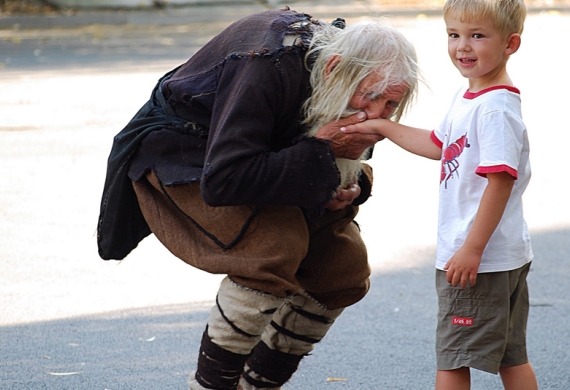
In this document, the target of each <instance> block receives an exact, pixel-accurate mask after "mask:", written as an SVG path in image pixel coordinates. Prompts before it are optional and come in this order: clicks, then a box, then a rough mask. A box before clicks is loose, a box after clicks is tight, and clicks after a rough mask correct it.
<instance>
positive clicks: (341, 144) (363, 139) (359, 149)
mask: <svg viewBox="0 0 570 390" xmlns="http://www.w3.org/2000/svg"><path fill="white" fill-rule="evenodd" d="M363 120H366V113H364V112H362V111H361V112H358V113H356V114H353V115H351V116H349V117H346V118H342V119H340V120H338V121H335V122H331V123H328V124H326V125H325V126H323V127H322V128H320V129H319V131H318V132H317V134H315V137H317V138H321V139H326V140H329V141H330V142H329V146H330V148H331V150H332V152H333V154H334V156H335V157H336V158H346V159H349V160H357V159H359V158H360V156H361V155H362V153H364V151H365V150H366V149H368V148H369V147H370V146H372V145H374V144H375V143H376V142H378V141H381V140H382V139H384V137H382V136H380V135H378V134H376V133H368V134H353V135H349V134H346V133H344V132H341V131H340V129H341V128H344V127H346V126H350V125H353V124H356V123H359V122H362V121H363Z"/></svg>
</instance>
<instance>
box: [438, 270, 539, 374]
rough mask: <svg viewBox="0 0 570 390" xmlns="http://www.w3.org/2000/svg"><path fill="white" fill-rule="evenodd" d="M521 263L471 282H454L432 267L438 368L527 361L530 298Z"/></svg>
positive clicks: (494, 368) (489, 368)
mask: <svg viewBox="0 0 570 390" xmlns="http://www.w3.org/2000/svg"><path fill="white" fill-rule="evenodd" d="M529 268H530V263H528V264H526V265H524V266H523V267H521V268H518V269H515V270H512V271H505V272H491V273H480V274H478V275H477V283H476V284H475V286H473V287H467V288H465V289H462V288H460V287H453V286H452V285H451V284H449V283H448V282H447V280H446V272H445V271H441V270H436V288H437V294H438V301H439V312H438V325H437V333H436V354H437V369H438V370H454V369H457V368H461V367H472V368H476V369H478V370H482V371H486V372H490V373H493V374H497V373H498V372H499V369H500V368H501V367H510V366H518V365H521V364H525V363H527V362H528V357H527V353H526V324H527V319H528V310H529V300H528V286H527V283H526V276H527V275H528V271H529Z"/></svg>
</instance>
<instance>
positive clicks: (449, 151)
mask: <svg viewBox="0 0 570 390" xmlns="http://www.w3.org/2000/svg"><path fill="white" fill-rule="evenodd" d="M469 146H470V145H469V143H468V142H467V134H465V135H462V136H461V137H460V138H458V139H457V140H456V141H455V142H454V143H452V144H451V145H447V147H446V148H445V149H444V150H443V154H442V157H441V178H440V181H439V182H440V184H441V182H442V181H445V188H447V181H448V180H449V179H450V178H452V177H453V175H454V174H457V176H458V177H459V172H457V169H459V161H457V158H458V157H459V156H460V155H461V153H463V149H465V148H468V147H469Z"/></svg>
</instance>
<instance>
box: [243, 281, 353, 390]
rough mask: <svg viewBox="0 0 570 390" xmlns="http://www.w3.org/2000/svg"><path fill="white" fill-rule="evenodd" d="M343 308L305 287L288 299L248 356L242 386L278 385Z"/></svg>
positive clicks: (275, 387)
mask: <svg viewBox="0 0 570 390" xmlns="http://www.w3.org/2000/svg"><path fill="white" fill-rule="evenodd" d="M343 310H344V309H337V310H329V309H327V308H326V307H324V306H323V305H321V304H320V303H319V302H317V301H316V300H315V299H314V298H312V297H311V296H310V295H309V294H307V293H306V292H304V291H301V292H300V293H299V294H297V295H295V296H294V297H293V298H292V299H291V300H287V301H285V303H284V304H283V306H282V307H281V308H279V310H277V311H276V312H275V314H274V315H273V320H272V321H271V323H270V324H269V325H268V326H267V327H266V328H265V331H264V332H263V335H262V337H261V342H259V343H258V344H257V345H256V346H255V349H254V350H253V353H252V355H251V357H250V358H249V359H248V360H247V363H246V368H245V371H244V375H243V378H242V380H240V386H241V387H242V388H243V389H244V390H254V389H279V388H280V386H282V385H283V384H284V383H286V382H287V381H288V380H289V379H290V378H291V376H292V375H293V373H295V371H297V367H298V365H299V362H300V361H301V359H302V358H303V357H304V356H306V355H308V354H309V352H311V351H312V350H313V348H314V344H316V343H318V342H319V341H321V339H322V338H323V337H324V336H325V334H326V333H327V331H328V330H329V329H330V327H331V326H332V324H333V322H334V321H335V319H336V318H337V317H338V316H339V315H340V314H341V313H342V311H343Z"/></svg>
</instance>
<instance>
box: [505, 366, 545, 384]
mask: <svg viewBox="0 0 570 390" xmlns="http://www.w3.org/2000/svg"><path fill="white" fill-rule="evenodd" d="M499 373H500V374H501V380H502V381H503V386H504V387H505V390H538V383H537V381H536V376H535V375H534V370H533V369H532V365H531V364H530V363H526V364H521V365H518V366H512V367H501V370H500V371H499Z"/></svg>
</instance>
